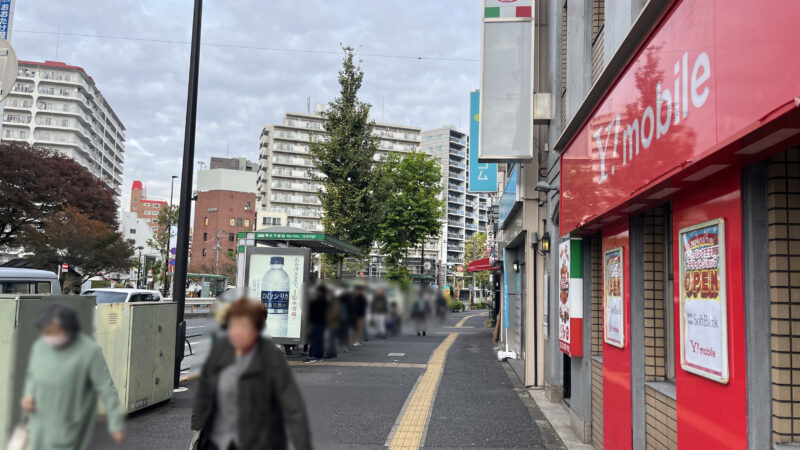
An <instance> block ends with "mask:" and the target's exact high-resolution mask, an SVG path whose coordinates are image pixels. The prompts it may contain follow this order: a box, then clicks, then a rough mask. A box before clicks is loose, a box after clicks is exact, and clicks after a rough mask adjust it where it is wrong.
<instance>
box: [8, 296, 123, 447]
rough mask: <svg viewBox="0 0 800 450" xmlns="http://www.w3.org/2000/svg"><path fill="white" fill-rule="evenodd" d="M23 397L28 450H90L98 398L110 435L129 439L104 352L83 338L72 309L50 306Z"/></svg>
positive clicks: (42, 318) (41, 321)
mask: <svg viewBox="0 0 800 450" xmlns="http://www.w3.org/2000/svg"><path fill="white" fill-rule="evenodd" d="M36 327H37V328H38V329H39V333H40V337H39V339H37V340H36V342H34V344H33V348H32V350H31V354H30V361H29V363H28V372H27V375H26V377H25V388H24V392H23V394H22V410H23V412H24V413H26V414H28V417H29V425H30V441H29V446H28V448H29V450H50V449H56V448H64V449H70V450H85V449H87V448H88V447H89V444H90V442H91V440H92V436H93V434H94V422H95V416H96V414H97V400H98V398H99V399H100V401H101V402H102V403H103V406H105V409H106V414H107V425H108V431H109V433H111V437H112V438H113V439H114V441H115V442H116V443H117V444H121V443H122V441H123V440H124V438H125V431H124V430H123V423H124V420H123V414H122V407H121V404H120V401H119V396H118V394H117V389H116V387H114V380H113V379H112V378H111V373H110V372H109V370H108V365H107V364H106V360H105V358H104V357H103V352H102V350H101V349H100V346H99V345H98V344H97V343H96V342H95V341H93V340H92V339H91V338H90V337H89V336H87V335H86V334H84V333H82V332H81V327H80V322H79V321H78V314H77V313H76V312H75V310H74V309H73V308H72V307H70V306H67V305H62V304H52V305H48V306H47V307H46V308H45V309H44V310H43V311H42V312H41V313H40V314H39V316H38V317H37V319H36Z"/></svg>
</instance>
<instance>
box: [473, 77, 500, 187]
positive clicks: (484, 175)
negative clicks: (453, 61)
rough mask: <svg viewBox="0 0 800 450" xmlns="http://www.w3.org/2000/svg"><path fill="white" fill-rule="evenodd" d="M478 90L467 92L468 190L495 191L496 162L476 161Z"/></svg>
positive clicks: (478, 122) (478, 132)
mask: <svg viewBox="0 0 800 450" xmlns="http://www.w3.org/2000/svg"><path fill="white" fill-rule="evenodd" d="M480 103H481V93H480V91H473V92H470V94H469V191H470V192H497V164H493V163H482V162H479V161H478V147H479V145H480V144H479V139H478V136H480V130H479V128H480Z"/></svg>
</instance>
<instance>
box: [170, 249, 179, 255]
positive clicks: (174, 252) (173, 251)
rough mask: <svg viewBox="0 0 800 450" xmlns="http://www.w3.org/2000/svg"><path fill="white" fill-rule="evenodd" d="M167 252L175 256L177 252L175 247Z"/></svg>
mask: <svg viewBox="0 0 800 450" xmlns="http://www.w3.org/2000/svg"><path fill="white" fill-rule="evenodd" d="M169 252H170V253H172V254H173V255H175V254H177V253H178V250H177V249H176V248H175V247H172V248H171V249H169Z"/></svg>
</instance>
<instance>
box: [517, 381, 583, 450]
mask: <svg viewBox="0 0 800 450" xmlns="http://www.w3.org/2000/svg"><path fill="white" fill-rule="evenodd" d="M525 391H526V392H527V393H528V396H529V397H530V398H531V400H533V401H534V403H536V406H538V407H539V409H540V410H541V411H542V414H544V416H545V418H546V419H547V421H548V422H550V425H551V426H552V427H553V430H554V431H555V432H556V434H558V437H559V438H560V439H561V442H563V443H564V446H565V447H567V449H568V450H573V449H575V450H594V446H593V445H592V444H585V443H583V442H582V441H581V440H580V439H579V438H578V435H577V434H576V433H575V431H573V430H572V426H571V425H570V415H569V410H567V408H566V407H565V406H564V405H563V404H561V403H553V402H551V401H548V400H547V398H546V397H545V394H544V389H543V388H541V387H533V388H526V389H525Z"/></svg>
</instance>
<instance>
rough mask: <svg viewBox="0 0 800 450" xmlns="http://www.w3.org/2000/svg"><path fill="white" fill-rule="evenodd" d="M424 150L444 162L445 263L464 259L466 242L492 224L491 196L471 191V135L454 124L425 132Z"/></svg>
mask: <svg viewBox="0 0 800 450" xmlns="http://www.w3.org/2000/svg"><path fill="white" fill-rule="evenodd" d="M422 151H424V152H425V153H428V154H430V155H433V156H434V157H435V158H437V159H438V160H439V163H440V164H441V166H442V185H443V187H444V193H443V194H444V195H443V199H444V200H445V212H446V220H445V221H444V222H443V224H442V226H443V229H442V234H441V238H440V245H441V252H442V255H446V256H444V257H443V258H442V263H443V264H446V265H447V267H448V268H449V269H450V270H453V268H454V266H458V265H461V264H463V263H464V242H465V241H467V240H469V239H471V238H472V236H473V235H474V234H475V233H477V232H485V231H486V229H487V225H488V211H489V204H488V196H487V195H486V194H478V193H473V192H469V137H468V136H467V135H466V134H465V133H462V132H460V131H458V130H456V129H455V128H453V127H451V126H447V127H441V128H436V129H434V130H427V131H423V132H422Z"/></svg>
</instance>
